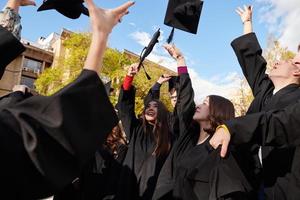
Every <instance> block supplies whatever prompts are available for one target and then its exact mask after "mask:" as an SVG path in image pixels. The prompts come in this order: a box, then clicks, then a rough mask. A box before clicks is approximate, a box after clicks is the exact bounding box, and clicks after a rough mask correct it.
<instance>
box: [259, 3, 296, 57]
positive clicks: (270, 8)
mask: <svg viewBox="0 0 300 200" xmlns="http://www.w3.org/2000/svg"><path fill="white" fill-rule="evenodd" d="M256 1H257V2H258V4H259V5H260V6H261V8H260V9H259V14H260V15H261V20H262V22H265V23H266V24H267V25H268V28H269V31H270V32H271V33H274V34H275V35H278V36H279V41H280V42H281V44H282V45H283V46H287V47H289V48H290V49H291V50H293V51H295V50H296V48H297V46H298V44H299V43H300V34H299V27H300V20H299V19H300V1H299V0H256Z"/></svg>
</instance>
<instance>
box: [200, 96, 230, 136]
mask: <svg viewBox="0 0 300 200" xmlns="http://www.w3.org/2000/svg"><path fill="white" fill-rule="evenodd" d="M208 97H209V116H208V120H209V122H210V128H208V129H205V131H206V132H207V133H208V134H213V133H214V132H215V131H216V128H217V127H218V126H219V125H221V124H223V123H224V121H226V120H230V119H233V118H234V106H233V104H232V102H231V101H230V100H228V99H226V98H224V97H221V96H217V95H209V96H208Z"/></svg>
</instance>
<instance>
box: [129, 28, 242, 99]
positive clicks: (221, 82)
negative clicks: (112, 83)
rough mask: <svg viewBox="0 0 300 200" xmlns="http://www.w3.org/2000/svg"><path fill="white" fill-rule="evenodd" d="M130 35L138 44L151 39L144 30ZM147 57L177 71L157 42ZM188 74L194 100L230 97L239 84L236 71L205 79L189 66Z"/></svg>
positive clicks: (189, 61)
mask: <svg viewBox="0 0 300 200" xmlns="http://www.w3.org/2000/svg"><path fill="white" fill-rule="evenodd" d="M130 36H131V37H132V38H133V39H134V40H135V41H136V42H137V43H138V44H140V45H142V46H146V45H148V43H149V41H150V40H151V35H150V34H149V33H146V32H140V31H136V32H134V33H132V34H130ZM147 59H149V60H151V61H153V62H155V63H158V64H160V65H162V66H164V67H166V68H168V69H171V70H173V71H177V64H176V62H175V61H174V59H173V58H171V57H170V56H169V55H168V53H167V52H166V51H165V50H164V49H163V48H162V47H161V46H159V44H157V45H156V46H155V49H154V50H153V52H152V53H151V54H150V55H149V56H148V57H147ZM186 60H187V63H188V65H189V66H191V65H192V64H193V63H194V64H195V62H194V61H193V60H192V59H190V58H186ZM188 70H189V74H190V77H191V80H192V84H193V88H194V91H195V101H196V102H200V101H201V100H202V99H203V98H204V97H206V96H208V95H211V94H215V95H221V96H224V97H227V98H229V99H230V98H231V96H232V94H234V93H235V92H236V90H237V88H238V87H239V85H240V79H239V78H238V75H237V73H236V72H232V73H228V74H216V75H214V76H213V77H214V78H212V79H210V80H206V79H204V78H202V77H200V76H199V74H198V73H197V72H196V70H195V69H193V68H191V67H189V69H188Z"/></svg>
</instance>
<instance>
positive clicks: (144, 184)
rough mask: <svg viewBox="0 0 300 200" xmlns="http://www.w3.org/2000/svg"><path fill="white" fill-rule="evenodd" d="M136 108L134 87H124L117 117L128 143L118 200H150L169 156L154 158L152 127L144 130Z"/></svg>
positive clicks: (119, 184)
mask: <svg viewBox="0 0 300 200" xmlns="http://www.w3.org/2000/svg"><path fill="white" fill-rule="evenodd" d="M134 107H135V88H134V87H133V86H132V87H131V89H130V90H128V91H125V90H123V88H121V92H120V95H119V100H118V104H117V109H118V116H119V118H120V120H121V121H122V125H123V127H124V130H125V133H126V138H127V140H128V141H129V144H128V146H129V147H128V151H127V154H126V157H125V160H124V162H123V167H122V172H121V176H120V180H119V183H118V192H117V199H122V200H127V199H128V200H134V199H151V197H152V194H153V191H154V187H155V185H156V181H157V177H158V174H159V172H160V169H161V167H162V165H163V163H164V162H165V159H166V156H158V157H156V156H155V155H153V152H154V150H155V147H156V141H155V138H154V135H153V133H152V131H153V126H152V125H149V124H147V125H146V127H145V128H144V126H143V122H142V120H141V119H137V118H136V115H135V112H134ZM169 134H171V133H169ZM170 142H171V141H170Z"/></svg>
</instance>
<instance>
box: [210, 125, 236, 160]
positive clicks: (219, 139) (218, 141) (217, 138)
mask: <svg viewBox="0 0 300 200" xmlns="http://www.w3.org/2000/svg"><path fill="white" fill-rule="evenodd" d="M230 138H231V135H230V133H229V132H228V131H227V130H226V129H225V128H218V129H217V130H216V132H215V133H214V135H213V136H212V138H211V139H210V141H209V143H210V145H211V146H212V147H213V148H214V149H217V148H218V147H219V146H220V145H221V157H225V156H226V154H227V149H228V145H229V142H230Z"/></svg>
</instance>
